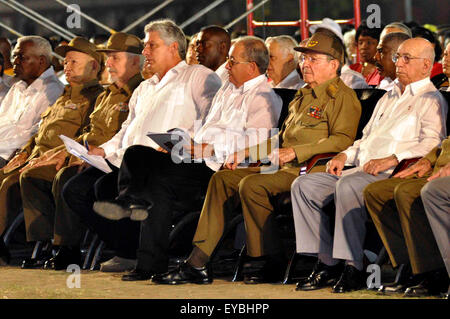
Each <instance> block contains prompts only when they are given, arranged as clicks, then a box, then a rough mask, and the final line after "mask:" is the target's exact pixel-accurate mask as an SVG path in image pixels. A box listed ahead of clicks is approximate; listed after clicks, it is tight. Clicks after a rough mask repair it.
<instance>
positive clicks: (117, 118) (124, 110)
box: [106, 102, 129, 130]
mask: <svg viewBox="0 0 450 319" xmlns="http://www.w3.org/2000/svg"><path fill="white" fill-rule="evenodd" d="M128 113H129V108H128V104H127V103H124V102H120V103H118V104H116V105H114V106H113V107H112V108H111V110H110V111H109V112H108V120H107V123H106V125H107V126H108V128H110V129H113V130H117V129H119V128H120V126H121V125H122V123H123V122H124V121H125V120H126V119H127V117H128Z"/></svg>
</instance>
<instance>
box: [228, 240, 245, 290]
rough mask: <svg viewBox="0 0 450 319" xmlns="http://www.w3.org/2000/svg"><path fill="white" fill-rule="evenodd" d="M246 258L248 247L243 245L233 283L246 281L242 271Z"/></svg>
mask: <svg viewBox="0 0 450 319" xmlns="http://www.w3.org/2000/svg"><path fill="white" fill-rule="evenodd" d="M246 256H247V246H246V245H243V246H242V248H241V251H240V253H239V257H238V260H237V262H236V267H235V268H234V275H233V279H231V281H232V282H236V281H242V280H244V275H243V273H242V270H243V269H244V262H245V257H246Z"/></svg>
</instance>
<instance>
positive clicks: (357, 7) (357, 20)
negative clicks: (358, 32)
mask: <svg viewBox="0 0 450 319" xmlns="http://www.w3.org/2000/svg"><path fill="white" fill-rule="evenodd" d="M353 9H354V10H355V29H358V27H359V25H360V24H361V4H360V0H353Z"/></svg>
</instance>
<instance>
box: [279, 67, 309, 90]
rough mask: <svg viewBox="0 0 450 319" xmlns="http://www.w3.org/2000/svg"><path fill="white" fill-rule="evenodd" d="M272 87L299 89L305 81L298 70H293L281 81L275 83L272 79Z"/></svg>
mask: <svg viewBox="0 0 450 319" xmlns="http://www.w3.org/2000/svg"><path fill="white" fill-rule="evenodd" d="M270 85H271V86H272V88H274V89H275V88H277V89H292V90H298V89H300V88H301V87H303V86H304V85H305V81H303V80H302V78H301V77H300V74H298V72H297V70H296V69H294V70H292V72H291V73H289V74H288V75H287V76H286V77H285V78H284V79H283V80H281V82H280V83H278V84H277V85H274V83H273V81H270Z"/></svg>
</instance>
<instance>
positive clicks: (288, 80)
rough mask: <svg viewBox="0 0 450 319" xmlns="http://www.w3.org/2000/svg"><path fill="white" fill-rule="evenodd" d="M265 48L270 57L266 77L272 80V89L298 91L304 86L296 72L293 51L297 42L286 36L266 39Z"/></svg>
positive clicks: (296, 61)
mask: <svg viewBox="0 0 450 319" xmlns="http://www.w3.org/2000/svg"><path fill="white" fill-rule="evenodd" d="M266 46H267V48H268V49H269V56H270V61H269V67H268V68H267V75H268V77H269V79H271V80H272V81H271V82H270V84H271V85H272V87H273V88H284V89H294V90H298V89H299V88H301V87H302V86H304V85H305V82H304V81H303V80H302V79H301V77H300V74H299V73H298V72H297V63H298V53H297V52H295V51H294V48H295V47H297V46H298V44H297V41H295V40H294V38H292V37H290V36H288V35H280V36H277V37H269V38H267V39H266Z"/></svg>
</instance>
